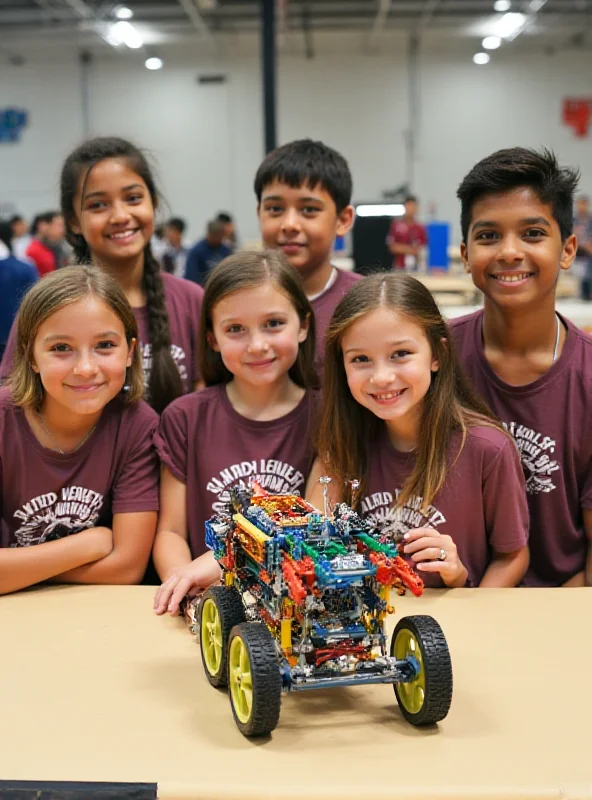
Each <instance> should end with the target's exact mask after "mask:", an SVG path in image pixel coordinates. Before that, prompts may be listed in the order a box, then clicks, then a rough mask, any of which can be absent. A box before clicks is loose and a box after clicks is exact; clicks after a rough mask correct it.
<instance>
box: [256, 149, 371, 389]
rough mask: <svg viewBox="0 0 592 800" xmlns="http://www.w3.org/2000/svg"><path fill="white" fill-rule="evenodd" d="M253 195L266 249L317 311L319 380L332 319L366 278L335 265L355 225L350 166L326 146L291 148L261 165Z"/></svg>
mask: <svg viewBox="0 0 592 800" xmlns="http://www.w3.org/2000/svg"><path fill="white" fill-rule="evenodd" d="M254 189H255V195H256V197H257V214H258V216H259V228H260V230H261V238H262V239H263V243H264V244H265V246H266V247H269V248H274V249H277V250H281V251H282V253H283V254H284V255H285V256H286V258H287V259H288V261H289V262H290V264H291V265H292V266H293V267H294V269H295V270H296V271H297V272H298V273H299V275H300V279H301V280H302V285H303V287H304V291H305V293H306V296H307V297H308V299H309V301H310V304H311V306H312V310H313V311H314V315H315V324H316V333H317V336H316V348H317V350H316V368H317V371H318V372H319V375H320V374H321V373H322V370H323V359H324V353H325V330H326V328H327V325H328V324H329V319H330V318H331V314H332V313H333V311H334V309H335V306H336V305H337V303H338V302H339V301H340V300H341V298H342V297H343V295H344V294H345V293H346V292H347V291H348V289H349V288H350V287H351V286H352V285H353V284H354V283H356V282H357V281H359V280H361V278H362V276H361V275H357V274H356V273H355V272H346V271H345V270H341V269H338V268H337V267H334V266H333V264H332V263H331V256H332V254H333V246H334V244H335V239H336V237H337V236H345V235H346V234H347V233H348V231H349V230H350V229H351V226H352V225H353V221H354V209H353V206H352V205H351V194H352V176H351V172H350V169H349V165H348V163H347V161H346V160H345V158H344V157H343V156H342V155H341V153H338V152H337V151H336V150H333V148H332V147H328V146H327V145H326V144H324V143H323V142H315V141H313V140H312V139H301V140H298V141H294V142H288V144H285V145H283V146H282V147H278V148H277V150H273V151H272V152H271V153H269V154H268V155H267V156H266V157H265V159H264V160H263V161H262V163H261V165H260V166H259V169H258V170H257V174H256V175H255V182H254Z"/></svg>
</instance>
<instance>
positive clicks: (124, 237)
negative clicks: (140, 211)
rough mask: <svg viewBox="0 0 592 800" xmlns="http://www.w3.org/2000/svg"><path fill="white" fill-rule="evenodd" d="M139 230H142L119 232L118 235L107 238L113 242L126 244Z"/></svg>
mask: <svg viewBox="0 0 592 800" xmlns="http://www.w3.org/2000/svg"><path fill="white" fill-rule="evenodd" d="M139 230H140V229H139V228H134V229H133V230H132V229H130V230H127V231H119V232H118V233H111V234H109V236H108V237H107V238H109V239H111V240H113V241H114V242H126V241H128V240H129V239H131V238H132V237H133V236H135V235H136V233H138V231H139Z"/></svg>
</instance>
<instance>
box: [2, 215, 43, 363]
mask: <svg viewBox="0 0 592 800" xmlns="http://www.w3.org/2000/svg"><path fill="white" fill-rule="evenodd" d="M13 230H14V227H13V224H12V220H11V221H10V222H0V359H1V358H2V354H3V353H4V348H5V347H6V342H7V341H8V335H9V333H10V327H11V325H12V322H13V320H14V318H15V316H16V312H17V311H18V307H19V306H20V304H21V300H22V298H23V297H24V295H25V294H26V292H27V291H28V289H29V288H30V287H31V286H32V285H33V284H34V283H35V281H36V280H37V278H38V277H39V276H38V275H37V270H36V269H35V267H34V266H33V265H32V264H29V263H28V262H26V261H20V260H19V259H18V258H16V257H15V256H14V255H13V253H12V231H13Z"/></svg>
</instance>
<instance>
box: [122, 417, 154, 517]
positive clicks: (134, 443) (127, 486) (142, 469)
mask: <svg viewBox="0 0 592 800" xmlns="http://www.w3.org/2000/svg"><path fill="white" fill-rule="evenodd" d="M145 411H146V413H143V412H144V410H142V412H140V413H138V414H137V415H134V419H133V422H130V429H129V432H128V436H127V441H128V442H129V443H130V444H131V446H130V447H129V448H128V449H127V452H126V454H125V461H124V463H123V465H122V467H121V469H120V470H118V473H117V476H116V478H115V483H114V485H113V489H112V497H113V503H112V509H113V513H114V514H123V513H130V512H134V511H158V485H159V480H158V479H159V473H160V470H159V464H158V456H157V454H156V450H155V447H154V442H153V438H154V431H155V430H156V427H157V425H158V415H157V414H156V413H155V412H152V409H148V408H146V409H145Z"/></svg>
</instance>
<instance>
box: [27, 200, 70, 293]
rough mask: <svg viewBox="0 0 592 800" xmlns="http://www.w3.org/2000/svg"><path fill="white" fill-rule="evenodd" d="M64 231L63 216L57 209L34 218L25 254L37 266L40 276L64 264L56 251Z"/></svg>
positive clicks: (62, 238)
mask: <svg viewBox="0 0 592 800" xmlns="http://www.w3.org/2000/svg"><path fill="white" fill-rule="evenodd" d="M65 232H66V230H65V227H64V217H63V216H62V214H61V213H60V212H59V211H47V212H45V213H44V214H39V216H37V217H36V218H35V220H34V222H33V226H32V230H31V233H32V235H33V240H32V242H31V244H30V245H29V247H28V248H27V251H26V255H27V257H28V258H29V259H30V260H31V261H32V262H33V263H34V264H35V266H36V267H37V272H38V273H39V276H40V277H42V276H43V275H46V274H47V273H48V272H53V271H54V270H55V269H57V268H58V267H62V266H64V264H63V263H62V260H61V257H60V256H59V254H58V253H59V247H60V245H61V242H63V240H64V236H65Z"/></svg>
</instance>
